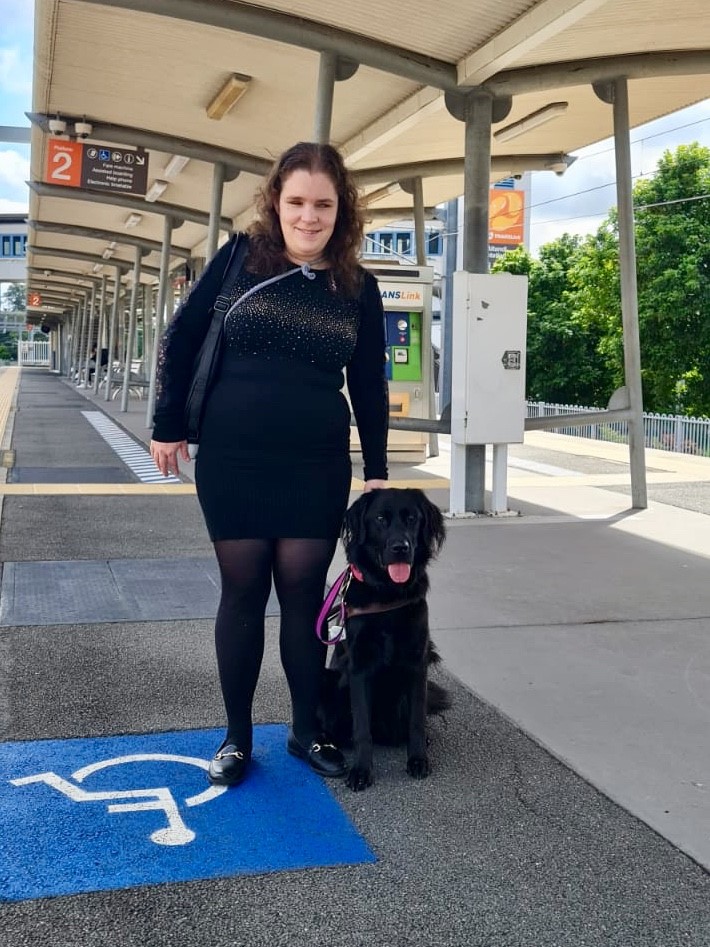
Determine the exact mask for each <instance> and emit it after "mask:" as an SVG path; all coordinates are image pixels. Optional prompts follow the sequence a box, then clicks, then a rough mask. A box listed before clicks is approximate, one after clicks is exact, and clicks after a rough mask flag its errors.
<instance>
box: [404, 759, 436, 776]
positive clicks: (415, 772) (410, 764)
mask: <svg viewBox="0 0 710 947" xmlns="http://www.w3.org/2000/svg"><path fill="white" fill-rule="evenodd" d="M407 772H408V773H409V775H410V776H411V777H412V779H426V778H427V776H428V775H429V773H430V772H431V767H430V766H429V760H428V759H427V758H426V756H410V757H409V759H408V760H407Z"/></svg>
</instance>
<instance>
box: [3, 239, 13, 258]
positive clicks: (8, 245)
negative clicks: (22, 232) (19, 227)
mask: <svg viewBox="0 0 710 947" xmlns="http://www.w3.org/2000/svg"><path fill="white" fill-rule="evenodd" d="M11 251H12V238H11V237H10V235H9V234H3V236H2V255H3V256H12V252H11Z"/></svg>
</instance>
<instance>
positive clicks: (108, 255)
mask: <svg viewBox="0 0 710 947" xmlns="http://www.w3.org/2000/svg"><path fill="white" fill-rule="evenodd" d="M101 256H102V257H103V258H104V260H110V259H111V257H112V256H113V250H112V249H111V247H106V249H105V250H104V252H103V253H102V254H101Z"/></svg>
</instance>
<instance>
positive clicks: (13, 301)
mask: <svg viewBox="0 0 710 947" xmlns="http://www.w3.org/2000/svg"><path fill="white" fill-rule="evenodd" d="M26 308H27V287H26V286H25V284H24V283H9V284H8V286H7V288H6V289H5V291H4V292H3V294H2V309H4V310H5V312H22V311H23V310H25V309H26Z"/></svg>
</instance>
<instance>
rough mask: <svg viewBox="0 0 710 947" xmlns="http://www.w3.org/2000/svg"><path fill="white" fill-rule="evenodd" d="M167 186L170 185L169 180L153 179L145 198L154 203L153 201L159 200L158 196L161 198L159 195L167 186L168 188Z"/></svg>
mask: <svg viewBox="0 0 710 947" xmlns="http://www.w3.org/2000/svg"><path fill="white" fill-rule="evenodd" d="M167 186H168V182H167V181H161V180H157V181H153V183H152V184H151V186H150V187H149V188H148V192H147V194H146V195H145V199H146V200H147V201H148V202H149V203H151V204H152V203H153V201H157V200H158V198H159V197H160V196H161V194H162V193H163V192H164V191H165V188H166V187H167Z"/></svg>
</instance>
